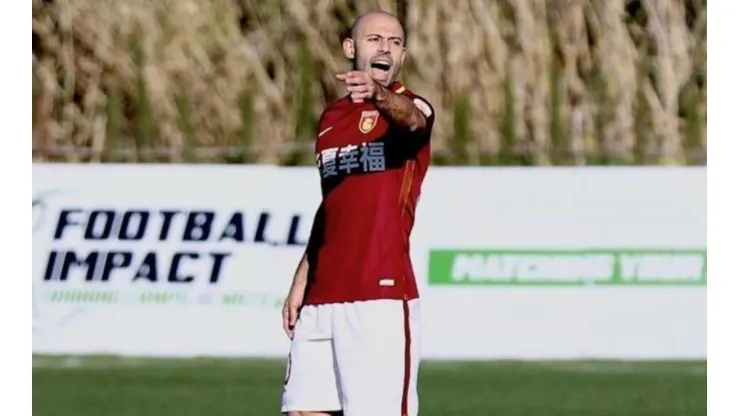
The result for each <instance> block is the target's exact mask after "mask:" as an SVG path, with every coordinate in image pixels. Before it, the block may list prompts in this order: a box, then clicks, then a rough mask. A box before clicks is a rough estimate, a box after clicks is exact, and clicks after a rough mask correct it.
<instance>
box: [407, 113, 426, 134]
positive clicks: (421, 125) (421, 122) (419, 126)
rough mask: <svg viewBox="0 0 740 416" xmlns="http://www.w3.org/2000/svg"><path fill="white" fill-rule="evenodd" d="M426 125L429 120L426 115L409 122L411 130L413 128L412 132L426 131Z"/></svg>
mask: <svg viewBox="0 0 740 416" xmlns="http://www.w3.org/2000/svg"><path fill="white" fill-rule="evenodd" d="M426 127H427V121H426V119H425V118H424V117H416V119H415V120H414V121H413V122H411V123H410V124H409V130H411V132H412V133H417V132H420V131H424V129H425V128H426Z"/></svg>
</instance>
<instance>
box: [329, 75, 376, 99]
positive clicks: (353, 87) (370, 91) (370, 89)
mask: <svg viewBox="0 0 740 416" xmlns="http://www.w3.org/2000/svg"><path fill="white" fill-rule="evenodd" d="M337 79H338V80H339V81H342V82H344V83H345V84H346V85H347V91H349V93H350V98H351V99H352V102H353V103H361V102H363V101H365V100H371V99H373V98H375V94H376V93H377V92H378V90H379V89H380V85H378V83H376V82H375V80H373V78H372V77H371V76H370V73H369V72H366V71H349V72H343V73H341V74H337Z"/></svg>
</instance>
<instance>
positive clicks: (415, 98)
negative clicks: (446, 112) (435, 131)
mask: <svg viewBox="0 0 740 416" xmlns="http://www.w3.org/2000/svg"><path fill="white" fill-rule="evenodd" d="M410 98H411V101H412V102H413V103H414V105H415V106H416V108H418V109H419V111H420V112H421V114H423V115H424V118H426V121H427V122H426V127H425V128H424V130H422V131H421V132H419V133H420V134H421V135H422V136H423V137H424V138H425V139H427V140H428V139H429V138H431V136H432V127H434V116H435V113H434V107H433V106H432V104H431V103H430V102H429V101H427V99H426V98H424V97H422V96H420V95H416V94H413V95H412V96H411V97H410Z"/></svg>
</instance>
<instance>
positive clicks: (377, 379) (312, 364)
mask: <svg viewBox="0 0 740 416" xmlns="http://www.w3.org/2000/svg"><path fill="white" fill-rule="evenodd" d="M420 319H421V317H420V311H419V301H418V299H414V300H411V301H401V300H390V299H382V300H372V301H363V302H351V303H334V304H325V305H307V306H304V307H303V309H301V313H300V316H299V318H298V322H297V324H296V328H295V332H294V336H293V342H292V343H291V347H290V355H289V357H288V368H287V370H286V376H285V386H284V391H283V404H282V412H290V411H293V412H297V411H304V412H309V411H314V412H321V411H339V410H342V411H343V415H344V416H416V415H417V414H418V413H419V398H418V394H417V391H416V382H417V376H418V371H419V338H420V328H419V326H420Z"/></svg>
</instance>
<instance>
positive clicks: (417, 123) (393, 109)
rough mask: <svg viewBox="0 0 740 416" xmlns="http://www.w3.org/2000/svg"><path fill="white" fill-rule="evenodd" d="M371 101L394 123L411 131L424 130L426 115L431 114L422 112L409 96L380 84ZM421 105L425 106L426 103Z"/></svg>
mask: <svg viewBox="0 0 740 416" xmlns="http://www.w3.org/2000/svg"><path fill="white" fill-rule="evenodd" d="M373 102H374V103H375V106H376V107H378V110H379V111H380V112H382V113H383V115H385V116H386V117H388V118H389V119H391V120H392V121H393V122H394V123H395V124H396V125H399V126H401V127H403V128H406V129H408V130H409V131H411V132H423V131H425V130H426V128H427V117H429V116H431V114H424V113H422V110H421V109H420V108H419V107H418V106H417V104H415V103H414V101H413V100H412V99H411V98H409V97H407V96H405V95H403V94H396V93H394V92H393V91H391V90H389V89H388V88H385V87H384V86H382V85H377V87H376V92H375V97H373ZM423 105H425V106H426V103H424V104H423ZM427 107H428V106H427ZM430 112H431V109H430Z"/></svg>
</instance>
